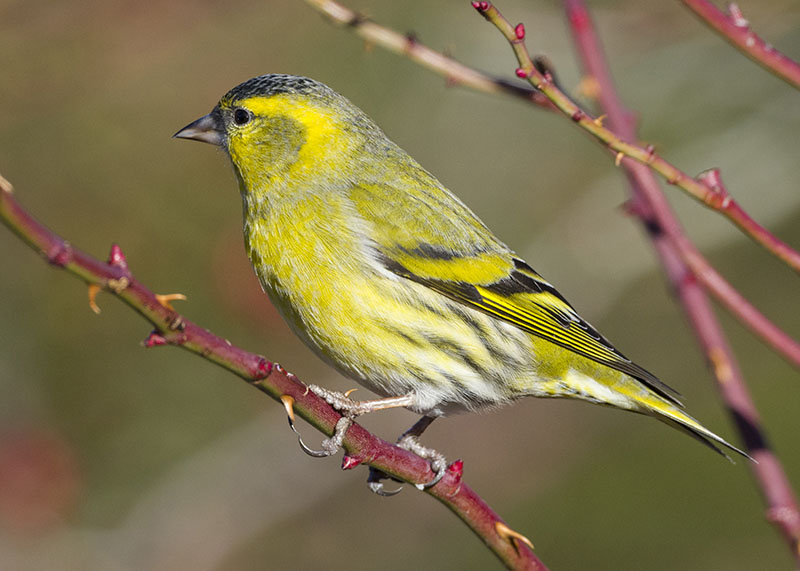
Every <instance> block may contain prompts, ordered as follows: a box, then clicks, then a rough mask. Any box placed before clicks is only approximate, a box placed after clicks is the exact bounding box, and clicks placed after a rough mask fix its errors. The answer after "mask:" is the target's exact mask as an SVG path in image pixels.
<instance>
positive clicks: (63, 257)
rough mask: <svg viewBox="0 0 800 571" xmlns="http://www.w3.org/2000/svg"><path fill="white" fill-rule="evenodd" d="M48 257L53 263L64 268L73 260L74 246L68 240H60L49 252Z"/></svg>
mask: <svg viewBox="0 0 800 571" xmlns="http://www.w3.org/2000/svg"><path fill="white" fill-rule="evenodd" d="M46 257H47V261H48V262H50V263H51V264H52V265H54V266H58V267H59V268H63V267H65V266H66V265H67V264H69V263H70V262H71V261H72V246H70V244H69V242H67V241H63V242H59V243H58V244H56V245H55V246H54V247H53V248H51V249H50V250H49V251H48V252H47V254H46Z"/></svg>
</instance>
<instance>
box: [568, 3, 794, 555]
mask: <svg viewBox="0 0 800 571" xmlns="http://www.w3.org/2000/svg"><path fill="white" fill-rule="evenodd" d="M564 6H565V8H566V12H567V20H568V21H569V24H570V29H571V31H572V35H573V38H574V41H575V45H576V47H577V50H578V54H579V56H580V60H581V63H582V66H583V68H584V70H585V72H586V73H587V74H588V75H590V76H591V77H592V78H593V79H594V81H595V82H596V85H597V86H598V88H599V90H598V91H599V93H598V99H599V101H600V105H601V107H602V109H603V111H604V112H605V113H606V114H607V115H608V119H609V124H610V125H611V126H612V128H613V129H614V130H615V131H616V132H617V133H618V134H619V136H620V137H622V138H623V139H635V137H636V129H635V124H634V121H633V119H632V114H631V113H630V112H629V111H628V110H627V109H625V107H624V106H623V104H622V102H621V100H620V98H619V95H618V94H617V91H616V89H615V87H614V83H613V80H612V79H611V74H610V72H609V69H608V65H607V63H606V60H605V57H604V55H603V51H602V47H601V45H600V42H599V39H598V37H597V34H596V33H595V30H594V26H593V24H592V21H591V18H590V16H589V12H588V10H587V9H586V6H585V5H584V3H583V1H582V0H564ZM622 166H623V168H624V169H625V172H626V174H627V176H628V180H629V182H630V185H631V191H632V194H633V201H634V204H635V206H634V208H633V210H634V212H635V213H636V214H637V215H638V216H639V218H640V220H641V221H642V223H643V224H644V226H645V228H646V229H647V230H648V233H649V235H650V237H651V239H652V241H653V244H654V246H655V247H656V252H658V254H659V258H660V259H661V262H662V265H663V267H664V270H665V273H666V275H667V277H668V279H669V281H670V283H671V284H672V286H673V288H674V289H675V291H676V292H677V294H678V297H679V299H680V301H681V304H682V306H683V308H684V310H685V312H686V314H687V317H688V318H689V321H690V323H691V325H692V328H693V329H694V331H695V334H696V335H697V338H698V340H699V342H700V345H701V347H702V348H703V351H704V353H705V355H706V359H707V360H708V362H709V364H710V365H711V368H712V371H713V373H714V377H715V378H716V380H717V387H718V389H719V391H720V394H721V395H722V398H723V401H724V402H725V405H726V407H727V408H728V411H729V412H730V414H731V416H732V417H733V420H734V422H735V424H736V425H737V428H738V429H739V432H740V434H741V435H742V438H743V439H744V441H745V443H746V445H747V448H748V450H749V452H750V454H751V455H752V456H753V457H754V458H756V460H758V464H751V469H752V470H753V472H754V474H755V476H756V479H757V481H758V483H759V486H760V488H761V491H762V493H763V495H764V498H765V500H766V504H767V518H768V519H769V520H770V521H772V522H774V523H775V524H776V525H777V526H778V527H779V529H780V530H781V532H782V533H783V535H784V537H785V538H786V540H787V542H788V543H789V546H790V548H791V550H792V555H793V556H794V557H795V559H796V561H797V563H798V564H800V552H798V546H800V511H798V506H797V500H796V497H795V494H794V491H793V489H792V487H791V485H790V484H789V481H788V478H787V477H786V473H785V471H784V469H783V467H782V465H781V463H780V460H778V458H777V456H776V455H775V453H774V452H773V451H772V450H771V449H770V447H769V445H768V443H767V441H766V437H765V435H764V431H763V428H762V426H761V421H760V418H759V414H758V411H757V410H756V407H755V404H754V403H753V400H752V398H751V397H750V394H749V391H748V389H747V385H746V382H745V380H744V377H743V375H742V373H741V370H740V369H739V366H738V364H737V362H736V358H735V357H734V355H733V352H732V351H731V349H730V346H729V345H728V342H727V340H726V338H725V334H724V333H723V331H722V327H721V326H720V324H719V322H718V321H717V319H716V317H715V315H714V312H713V309H712V308H711V304H710V303H709V300H708V297H707V296H706V294H705V293H704V292H703V290H702V288H701V287H699V284H698V283H697V282H696V281H694V280H692V279H687V278H691V275H692V272H693V271H694V270H695V268H691V269H690V267H687V264H686V263H685V259H686V257H687V256H686V251H685V250H686V249H689V251H694V246H692V245H691V243H690V242H689V240H688V239H687V238H686V236H685V234H684V232H683V230H682V228H681V227H680V223H679V222H678V220H677V218H676V217H675V214H674V213H673V212H672V209H671V208H670V206H669V203H668V202H667V200H666V198H665V197H664V195H663V193H662V192H661V188H660V187H659V184H658V182H657V181H656V179H655V177H654V176H653V173H652V172H651V171H650V170H648V169H647V168H645V167H644V166H642V165H640V164H638V163H635V162H633V161H627V160H626V161H623V163H622ZM690 265H691V264H690ZM701 274H702V275H705V272H699V273H697V274H696V275H701ZM776 516H779V517H776Z"/></svg>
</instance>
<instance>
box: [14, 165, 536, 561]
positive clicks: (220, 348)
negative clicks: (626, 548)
mask: <svg viewBox="0 0 800 571" xmlns="http://www.w3.org/2000/svg"><path fill="white" fill-rule="evenodd" d="M0 219H2V221H3V222H4V223H5V225H6V226H8V227H9V228H10V229H11V230H12V231H13V232H14V233H15V234H17V236H19V237H20V238H21V239H22V241H24V242H25V243H26V244H28V245H29V246H30V247H31V248H33V249H34V250H36V251H37V252H39V253H40V254H41V255H42V256H44V258H45V259H46V260H47V261H48V262H50V264H51V265H53V266H54V267H57V268H61V269H64V270H66V271H68V272H69V273H71V274H73V275H75V276H77V277H79V278H80V279H82V280H83V281H85V282H86V283H87V284H89V285H90V287H92V286H94V288H95V289H96V288H97V287H99V288H101V289H103V290H105V291H108V292H111V293H112V294H114V295H116V296H117V297H119V298H120V299H121V300H122V301H124V302H125V303H126V304H127V305H128V306H130V307H131V308H132V309H133V310H135V311H136V312H138V313H139V314H140V315H141V316H142V317H144V318H145V319H146V320H147V321H149V322H150V323H151V324H152V325H153V326H154V327H155V331H153V332H152V333H151V334H150V335H149V336H148V338H147V339H146V340H145V342H144V346H145V347H155V346H159V345H174V346H176V347H182V348H184V349H186V350H188V351H191V352H192V353H195V354H196V355H199V356H201V357H203V358H205V359H208V360H209V361H211V362H213V363H216V364H217V365H219V366H221V367H223V368H224V369H226V370H228V371H230V372H232V373H234V374H236V375H238V376H239V377H241V378H242V379H244V380H245V381H247V382H248V383H249V384H251V385H253V386H255V387H256V388H257V389H259V390H260V391H261V392H263V393H265V394H267V395H269V396H270V397H272V398H273V399H275V400H277V401H280V399H281V397H282V396H285V395H289V396H290V397H292V398H293V399H294V411H295V412H296V413H297V414H298V415H299V416H301V417H302V418H304V419H305V420H306V421H308V422H309V423H310V424H311V425H312V426H314V427H315V428H316V429H317V430H319V431H321V432H323V433H324V434H326V435H328V436H330V435H332V434H333V431H334V428H335V426H336V423H337V421H338V420H339V419H340V418H341V415H340V414H339V413H338V412H336V411H335V410H334V409H333V408H331V406H330V405H329V404H328V403H326V402H325V401H324V400H322V399H320V398H319V397H317V396H316V395H315V394H314V393H313V392H311V391H309V390H308V387H307V386H306V385H304V384H303V383H302V382H300V380H299V379H297V377H295V376H294V375H292V374H291V373H287V372H286V371H284V370H283V369H282V368H281V367H280V365H278V364H277V363H271V362H270V361H268V360H267V359H265V358H264V357H262V356H260V355H256V354H254V353H249V352H247V351H245V350H243V349H240V348H239V347H236V346H235V345H233V344H231V343H230V342H228V341H226V340H225V339H222V338H220V337H217V336H216V335H214V334H213V333H211V332H209V331H207V330H206V329H204V328H202V327H199V326H198V325H196V324H194V323H192V322H191V321H189V320H188V319H186V318H185V317H184V316H182V315H180V314H179V313H177V312H176V311H175V310H174V309H172V308H171V307H169V304H168V303H165V302H164V301H163V299H164V298H163V297H162V300H159V298H158V296H157V295H156V294H154V293H153V292H152V291H150V290H149V289H148V288H147V287H145V286H144V285H143V284H142V283H141V282H139V281H138V280H137V279H136V278H135V277H134V276H133V274H132V273H131V271H130V269H129V268H128V265H127V261H126V259H125V256H124V255H123V253H122V250H121V249H120V248H119V247H118V246H117V245H116V244H115V245H113V246H112V248H111V254H110V256H109V260H108V262H101V261H100V260H97V259H96V258H93V257H92V256H90V255H88V254H86V253H85V252H82V251H81V250H79V249H77V248H74V247H73V246H71V245H70V244H69V243H68V242H67V241H66V240H64V239H63V238H62V237H60V236H59V235H57V234H55V233H54V232H52V231H51V230H50V229H48V228H47V227H46V226H44V225H43V224H41V223H40V222H38V221H37V220H35V219H34V218H33V216H31V215H30V214H29V213H28V212H27V211H25V210H24V209H23V208H22V206H21V205H20V204H19V203H18V202H17V200H16V199H15V198H14V195H13V192H12V188H11V185H10V184H9V183H8V181H6V180H5V179H3V178H2V177H0ZM95 293H96V292H95ZM91 295H92V298H93V295H94V294H91ZM342 445H343V447H344V449H345V450H346V456H345V459H344V461H343V464H342V467H343V469H351V468H354V467H356V466H358V465H359V464H366V465H368V466H372V467H373V468H376V469H378V470H380V471H381V472H384V473H385V474H388V475H390V476H392V477H394V478H397V479H399V480H402V481H405V482H429V481H431V479H432V478H433V475H434V474H433V472H432V471H431V469H430V465H429V463H428V462H427V461H426V460H423V459H422V458H420V457H419V456H417V455H415V454H412V453H411V452H408V451H406V450H403V449H401V448H398V447H397V446H394V445H392V444H389V443H388V442H385V441H384V440H381V439H380V438H377V437H376V436H373V435H372V434H370V433H369V432H367V431H366V430H365V429H364V428H363V427H361V426H360V425H358V424H353V425H352V426H351V427H350V428H349V429H348V431H347V434H346V436H345V438H344V441H343V443H342ZM461 470H462V465H461V462H459V461H457V462H454V463H453V464H452V465H451V466H450V467H449V468H448V470H447V474H446V475H445V477H444V478H443V479H442V480H441V482H439V483H438V484H437V485H435V486H433V487H432V488H429V489H427V490H426V492H427V493H429V494H430V495H432V496H433V497H435V498H436V499H438V500H439V501H440V502H442V503H443V504H444V505H446V506H447V507H448V508H449V509H450V510H451V511H452V512H453V513H455V514H456V515H457V516H458V517H459V518H461V520H462V521H464V523H466V524H467V525H468V526H469V527H470V529H472V531H473V532H474V533H475V534H476V535H478V537H480V539H481V540H482V541H483V542H484V543H485V544H486V545H487V546H488V547H489V548H490V549H491V550H492V552H493V553H494V554H495V555H496V556H497V557H498V558H499V559H500V560H501V561H502V562H503V563H504V564H505V565H506V566H508V567H509V568H513V569H539V570H543V569H546V567H545V566H544V564H543V563H542V562H541V561H540V560H539V559H538V558H537V557H536V556H535V555H534V554H533V552H532V551H531V550H530V549H529V548H528V547H527V546H526V545H523V544H521V543H520V542H519V541H509V540H508V539H507V538H504V537H502V536H501V535H500V534H499V533H498V529H499V530H502V529H507V528H503V527H502V526H504V525H505V524H503V522H502V520H501V519H500V517H499V516H498V515H497V514H496V513H495V512H494V511H492V509H491V508H490V507H489V506H488V505H487V504H486V503H485V502H484V501H483V500H482V499H481V498H480V497H479V496H478V495H477V494H476V493H475V492H474V491H473V490H472V489H470V488H469V487H468V486H467V485H466V484H465V483H464V482H463V481H462V479H461ZM498 524H502V526H500V527H499V528H498V527H497V525H498Z"/></svg>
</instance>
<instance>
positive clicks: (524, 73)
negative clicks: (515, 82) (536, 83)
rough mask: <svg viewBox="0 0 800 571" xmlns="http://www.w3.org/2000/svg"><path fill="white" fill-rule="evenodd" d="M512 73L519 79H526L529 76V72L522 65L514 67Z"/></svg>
mask: <svg viewBox="0 0 800 571" xmlns="http://www.w3.org/2000/svg"><path fill="white" fill-rule="evenodd" d="M514 73H515V74H516V76H517V77H518V78H520V79H528V78H530V76H531V72H530V71H527V70H526V69H525V68H522V67H518V68H517V69H515V70H514Z"/></svg>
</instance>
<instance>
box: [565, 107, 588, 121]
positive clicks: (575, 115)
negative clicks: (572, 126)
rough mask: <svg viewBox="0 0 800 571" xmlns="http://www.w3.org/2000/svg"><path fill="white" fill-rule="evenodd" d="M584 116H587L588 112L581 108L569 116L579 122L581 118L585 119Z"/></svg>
mask: <svg viewBox="0 0 800 571" xmlns="http://www.w3.org/2000/svg"><path fill="white" fill-rule="evenodd" d="M584 117H586V113H584V112H583V111H582V110H581V109H578V110H576V111H575V113H573V114H572V115H570V117H569V118H570V119H572V120H573V121H575V122H576V123H577V122H579V121H580V120H581V119H583V118H584Z"/></svg>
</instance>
